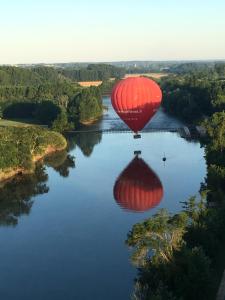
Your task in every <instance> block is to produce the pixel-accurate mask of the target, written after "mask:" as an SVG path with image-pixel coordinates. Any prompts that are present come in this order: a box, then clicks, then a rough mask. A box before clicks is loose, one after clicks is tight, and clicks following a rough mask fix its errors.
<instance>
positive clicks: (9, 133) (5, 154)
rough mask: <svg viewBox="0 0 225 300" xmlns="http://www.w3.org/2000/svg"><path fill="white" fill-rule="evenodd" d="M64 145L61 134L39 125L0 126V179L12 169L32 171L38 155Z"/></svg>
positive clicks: (61, 148)
mask: <svg viewBox="0 0 225 300" xmlns="http://www.w3.org/2000/svg"><path fill="white" fill-rule="evenodd" d="M66 146H67V142H66V139H65V138H64V137H63V136H62V135H61V134H59V133H57V132H54V131H49V130H46V129H44V128H41V127H37V126H27V127H14V126H11V127H0V179H4V178H7V174H10V173H11V172H13V173H14V171H15V173H16V172H17V171H20V172H30V171H33V170H34V169H35V161H36V160H37V159H38V158H39V157H40V158H41V157H42V156H44V155H45V154H47V153H48V152H53V151H57V150H63V149H65V148H66Z"/></svg>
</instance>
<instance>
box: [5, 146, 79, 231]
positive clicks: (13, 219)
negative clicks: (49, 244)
mask: <svg viewBox="0 0 225 300" xmlns="http://www.w3.org/2000/svg"><path fill="white" fill-rule="evenodd" d="M44 162H45V164H46V165H48V166H50V167H52V168H53V169H54V170H56V171H57V172H58V173H59V174H60V176H62V177H68V176H69V170H70V169H71V168H74V167H75V162H74V157H72V156H71V155H69V154H68V153H67V152H66V151H62V152H56V153H55V154H54V155H50V156H48V157H46V158H45V161H44ZM47 181H48V174H47V173H46V170H45V167H44V166H43V165H41V164H38V165H37V167H36V170H35V172H34V173H33V174H26V175H18V176H16V177H15V178H13V179H12V180H9V181H7V182H4V183H1V184H0V225H4V226H15V225H17V223H18V219H19V217H21V216H22V215H29V213H30V210H31V208H32V205H33V202H34V197H35V196H37V195H41V194H45V193H48V191H49V187H48V186H47Z"/></svg>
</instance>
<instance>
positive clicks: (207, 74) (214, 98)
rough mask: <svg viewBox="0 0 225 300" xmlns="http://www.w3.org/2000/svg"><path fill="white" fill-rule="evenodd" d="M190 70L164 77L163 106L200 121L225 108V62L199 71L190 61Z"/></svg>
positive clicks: (178, 115)
mask: <svg viewBox="0 0 225 300" xmlns="http://www.w3.org/2000/svg"><path fill="white" fill-rule="evenodd" d="M186 67H187V69H188V70H190V73H189V74H182V75H176V74H175V75H171V76H168V77H166V78H162V79H161V82H160V85H161V87H162V89H163V107H164V108H165V110H166V111H167V112H169V113H171V114H173V115H175V116H177V117H178V118H181V119H183V120H185V121H187V122H197V121H200V120H202V119H204V117H205V116H210V115H212V114H213V113H214V112H216V111H217V110H223V109H224V108H225V64H223V63H220V64H219V63H218V64H216V65H215V66H214V67H213V68H210V69H205V70H204V72H203V71H199V70H197V71H196V66H195V65H193V64H190V65H189V64H187V65H186Z"/></svg>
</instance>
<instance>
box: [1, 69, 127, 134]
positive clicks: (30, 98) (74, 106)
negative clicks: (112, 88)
mask: <svg viewBox="0 0 225 300" xmlns="http://www.w3.org/2000/svg"><path fill="white" fill-rule="evenodd" d="M82 70H83V69H82ZM94 70H95V72H97V73H98V76H99V78H97V79H101V80H104V79H107V78H109V77H111V76H122V75H123V73H121V70H120V69H119V68H116V67H112V66H108V65H94V66H93V67H91V65H90V66H88V67H87V71H88V72H92V71H93V72H94ZM76 71H77V70H76ZM83 71H84V70H83ZM63 73H64V71H63V69H54V68H50V67H43V66H42V67H32V68H18V67H10V66H3V67H0V117H3V118H6V119H27V120H30V121H31V122H32V121H33V122H34V123H39V124H46V125H48V126H53V128H54V130H57V131H60V132H63V131H64V130H67V129H70V128H74V127H77V126H79V123H83V122H89V121H92V120H95V119H96V118H98V117H100V116H101V115H102V97H101V94H102V92H104V88H105V86H107V84H106V82H107V81H106V82H104V84H103V86H102V87H90V88H82V87H80V86H79V85H78V83H76V82H75V81H77V80H78V79H77V78H70V77H71V76H72V75H71V76H70V75H69V73H68V74H63ZM107 74H108V75H107ZM86 79H88V78H86Z"/></svg>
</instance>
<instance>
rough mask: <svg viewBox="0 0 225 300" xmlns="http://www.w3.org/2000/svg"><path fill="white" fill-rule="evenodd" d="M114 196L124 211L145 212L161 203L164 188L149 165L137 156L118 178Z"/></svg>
mask: <svg viewBox="0 0 225 300" xmlns="http://www.w3.org/2000/svg"><path fill="white" fill-rule="evenodd" d="M113 194H114V199H115V200H116V202H117V203H118V204H119V205H120V206H121V207H122V208H123V209H126V210H129V211H132V212H144V211H147V210H149V209H151V208H154V207H156V206H157V205H158V204H159V203H160V202H161V200H162V197H163V186H162V183H161V181H160V179H159V178H158V176H157V175H156V173H155V172H154V171H153V170H152V169H151V168H150V167H149V166H148V165H147V163H146V162H145V161H144V160H143V159H142V158H140V157H138V156H135V157H134V159H133V160H132V161H131V162H130V163H129V164H128V166H127V167H126V168H125V169H124V170H123V171H122V173H121V174H120V176H119V177H118V178H117V180H116V182H115V184H114V189H113Z"/></svg>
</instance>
